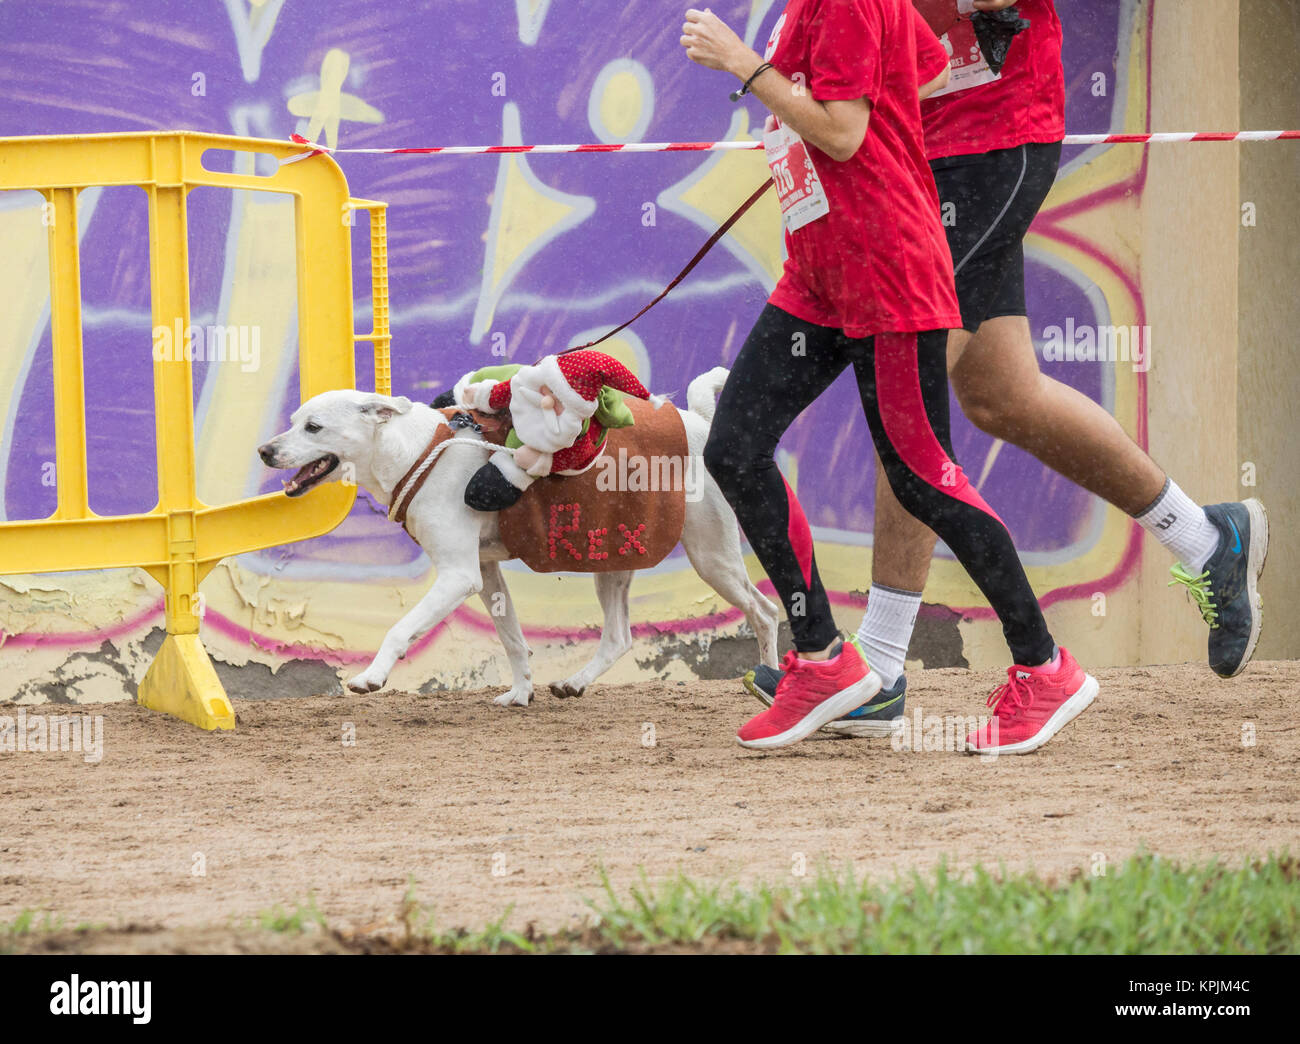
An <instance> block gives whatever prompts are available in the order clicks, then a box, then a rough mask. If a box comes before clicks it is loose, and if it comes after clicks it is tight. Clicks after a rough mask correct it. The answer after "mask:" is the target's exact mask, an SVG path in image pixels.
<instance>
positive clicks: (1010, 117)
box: [921, 0, 1065, 160]
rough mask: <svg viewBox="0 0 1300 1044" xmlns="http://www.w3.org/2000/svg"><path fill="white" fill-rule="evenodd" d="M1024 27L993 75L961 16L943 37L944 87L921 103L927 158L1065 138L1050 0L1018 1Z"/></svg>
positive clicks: (1057, 29) (1057, 26)
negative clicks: (947, 68) (948, 74)
mask: <svg viewBox="0 0 1300 1044" xmlns="http://www.w3.org/2000/svg"><path fill="white" fill-rule="evenodd" d="M1016 7H1017V9H1018V10H1019V11H1020V15H1021V17H1022V18H1024V19H1026V20H1027V21H1028V22H1029V23H1030V25H1029V28H1028V29H1026V30H1025V31H1024V32H1023V33H1021V34H1020V35H1018V36H1017V37H1016V38H1015V39H1014V40H1012V41H1011V49H1010V50H1009V51H1008V52H1007V62H1006V65H1004V66H1003V67H1002V73H1001V75H999V76H997V77H994V76H993V74H992V71H991V70H990V69H989V67H988V65H987V64H986V63H985V62H984V59H983V56H982V55H980V53H979V47H978V45H977V44H976V42H975V30H974V29H973V28H972V27H971V23H970V21H969V20H968V19H962V21H960V22H958V23H957V24H956V25H955V26H953V27H952V28H951V29H949V30H948V32H947V33H946V34H944V37H943V39H944V43H945V46H946V47H947V48H948V50H949V51H950V52H951V53H952V56H953V59H952V78H951V80H950V81H949V84H948V86H947V87H946V88H945V89H944V90H943V91H940V92H938V93H936V94H932V95H931V96H930V97H929V98H926V99H925V101H923V102H921V116H922V118H923V119H924V122H925V148H926V156H927V157H928V158H929V159H932V160H935V159H941V158H942V157H944V156H970V155H974V154H977V153H981V152H992V151H994V150H995V149H1013V148H1015V147H1016V146H1018V145H1024V144H1025V143H1027V142H1053V141H1060V140H1061V139H1062V138H1064V137H1065V72H1064V70H1063V69H1062V68H1061V20H1060V19H1059V18H1057V16H1056V8H1055V7H1054V6H1053V3H1052V0H1018V2H1017V4H1016Z"/></svg>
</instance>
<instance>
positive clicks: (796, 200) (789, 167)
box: [763, 117, 831, 232]
mask: <svg viewBox="0 0 1300 1044" xmlns="http://www.w3.org/2000/svg"><path fill="white" fill-rule="evenodd" d="M769 124H770V125H771V129H770V130H766V131H765V132H764V134H763V151H764V152H765V153H766V154H767V165H768V167H769V168H771V171H772V181H773V183H774V184H775V185H776V194H777V198H778V199H779V200H780V201H781V217H782V218H783V219H784V220H785V227H786V231H788V232H795V231H797V230H799V229H801V228H803V227H804V225H806V224H808V223H809V222H811V221H816V220H817V219H818V218H820V217H825V216H826V215H827V214H829V213H830V209H831V205H830V201H829V200H828V199H827V198H826V191H825V189H823V188H822V183H821V179H820V178H818V177H817V169H816V168H815V167H814V166H813V161H812V157H811V156H810V155H808V147H807V146H806V145H805V144H804V140H803V138H801V137H799V135H798V134H796V133H795V132H794V131H793V130H791V129H790V128H789V127H787V126H785V125H784V124H782V123H781V122H780V121H779V120H777V119H776V117H771V118H770V119H769Z"/></svg>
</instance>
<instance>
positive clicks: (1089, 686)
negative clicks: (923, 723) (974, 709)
mask: <svg viewBox="0 0 1300 1044" xmlns="http://www.w3.org/2000/svg"><path fill="white" fill-rule="evenodd" d="M1096 696H1097V679H1096V678H1094V677H1093V676H1092V675H1090V674H1084V672H1083V669H1082V668H1081V667H1080V666H1079V665H1078V663H1076V662H1075V659H1074V657H1073V656H1071V655H1070V654H1069V652H1068V651H1067V650H1065V649H1062V650H1061V662H1060V665H1059V666H1058V667H1057V668H1056V670H1054V671H1052V670H1049V669H1048V667H1046V666H1043V667H1019V666H1016V667H1010V668H1008V670H1007V683H1006V684H1005V685H1003V686H1001V687H1000V688H997V689H995V690H994V691H993V694H992V695H991V696H989V698H988V706H990V707H992V708H993V720H992V721H990V722H988V723H987V724H985V725H983V726H982V727H980V728H979V729H976V730H975V731H974V732H972V733H971V734H970V735H969V736H967V737H966V750H967V752H968V753H971V754H1029V753H1031V752H1033V751H1035V750H1037V749H1038V748H1039V747H1041V746H1042V745H1043V744H1044V743H1046V742H1047V741H1048V740H1049V739H1051V738H1052V737H1053V736H1055V735H1056V734H1057V733H1058V732H1060V731H1061V730H1062V729H1063V728H1065V726H1066V725H1068V724H1069V723H1070V722H1072V721H1073V720H1074V719H1075V718H1077V717H1078V716H1079V715H1080V714H1082V713H1083V712H1084V711H1085V710H1086V709H1087V708H1088V704H1090V703H1091V702H1092V701H1093V700H1094V699H1095V698H1096Z"/></svg>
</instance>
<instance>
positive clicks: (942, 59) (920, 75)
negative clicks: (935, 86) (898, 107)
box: [912, 8, 952, 87]
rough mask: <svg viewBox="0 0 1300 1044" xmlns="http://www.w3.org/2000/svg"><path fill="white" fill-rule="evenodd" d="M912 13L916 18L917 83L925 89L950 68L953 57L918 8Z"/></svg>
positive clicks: (914, 19)
mask: <svg viewBox="0 0 1300 1044" xmlns="http://www.w3.org/2000/svg"><path fill="white" fill-rule="evenodd" d="M912 11H913V13H914V14H915V16H916V17H915V18H913V21H914V22H915V23H916V66H917V68H916V73H917V83H918V84H919V85H920V86H922V87H924V86H925V85H926V84H927V83H929V82H930V81H931V80H933V79H935V78H936V77H937V76H938V75H939V74H940V73H941V72H943V71H944V69H946V68H948V66H949V64H951V62H952V57H951V56H950V55H949V54H948V48H947V47H945V46H944V43H943V41H942V40H940V39H939V38H938V37H937V36H935V35H934V30H933V29H931V28H930V25H929V23H928V22H926V20H925V19H924V18H922V17H921V13H920V12H919V11H917V10H916V8H913V9H912Z"/></svg>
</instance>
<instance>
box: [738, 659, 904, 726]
mask: <svg viewBox="0 0 1300 1044" xmlns="http://www.w3.org/2000/svg"><path fill="white" fill-rule="evenodd" d="M849 642H850V643H851V644H852V645H854V646H855V647H856V648H857V650H858V652H859V653H861V652H862V647H861V646H860V645H859V644H858V639H857V635H854V636H853V637H851V638H850V639H849ZM865 659H866V656H865V655H864V656H863V660H865ZM744 680H745V688H746V690H748V692H749V694H750V695H751V696H753V697H754V698H755V699H756V700H758V701H759V703H761V704H763V706H764V707H770V706H771V705H772V695H773V693H775V692H776V687H777V686H778V685H779V684H781V672H780V671H779V670H777V669H776V668H775V667H768V666H767V665H766V664H762V663H760V664H759V665H758V666H757V667H755V668H754V669H753V670H752V671H747V672H746V674H745V679H744ZM906 691H907V679H906V678H905V677H903V676H902V675H899V678H898V681H896V682H894V685H893V688H890V689H881V690H880V692H878V693H876V696H875V698H874V699H873V700H872V701H871V702H870V703H867V704H864V705H863V706H861V707H859V708H858V709H857V710H855V711H850V712H849V713H848V714H846V715H844V717H842V718H840V719H838V720H837V721H832V722H830V723H829V724H827V725H823V726H822V728H823V729H824V730H825V731H827V732H834V733H835V734H836V735H840V736H855V737H862V736H892V735H893V734H894V732H895V731H897V730H898V729H899V728H901V727H902V724H903V705H904V702H905V700H904V696H903V694H904V693H905V692H906Z"/></svg>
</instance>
